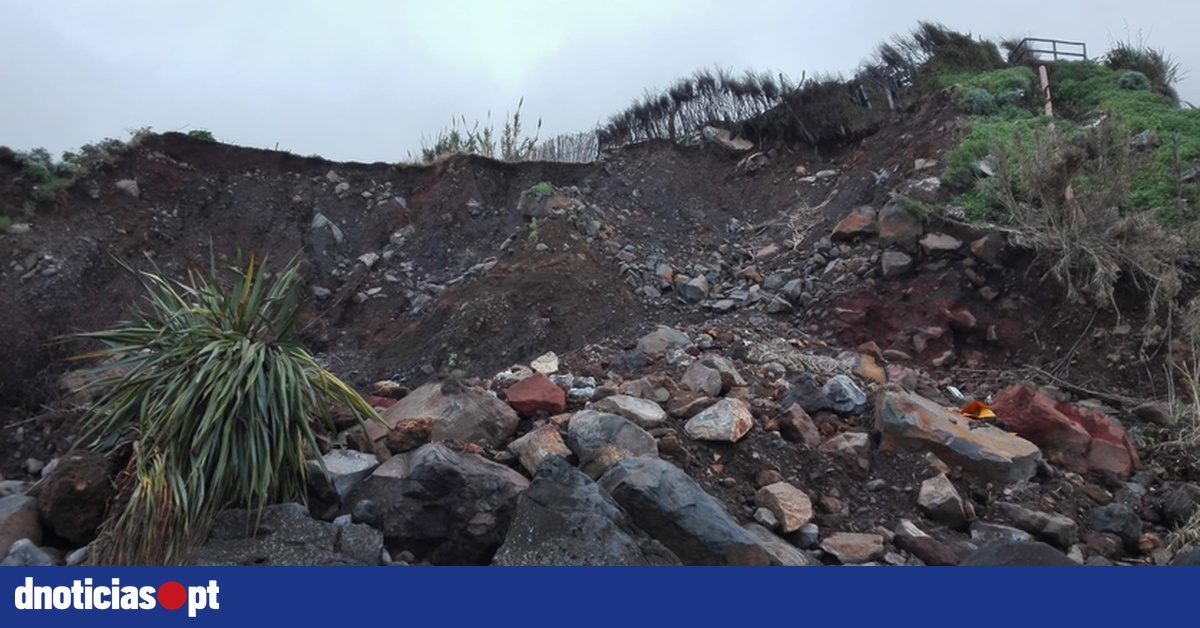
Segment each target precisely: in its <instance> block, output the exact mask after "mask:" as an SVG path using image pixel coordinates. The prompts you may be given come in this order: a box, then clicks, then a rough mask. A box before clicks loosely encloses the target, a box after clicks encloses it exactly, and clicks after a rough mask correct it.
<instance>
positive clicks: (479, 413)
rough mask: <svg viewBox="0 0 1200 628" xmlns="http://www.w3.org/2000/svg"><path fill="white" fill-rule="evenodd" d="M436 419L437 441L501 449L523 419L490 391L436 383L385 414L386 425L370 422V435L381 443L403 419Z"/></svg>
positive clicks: (434, 435) (402, 401)
mask: <svg viewBox="0 0 1200 628" xmlns="http://www.w3.org/2000/svg"><path fill="white" fill-rule="evenodd" d="M426 417H428V418H432V419H433V440H435V441H445V440H454V441H464V442H473V443H479V444H483V445H487V446H489V447H500V446H502V445H504V443H506V442H507V441H508V439H510V438H512V436H513V434H514V433H516V431H517V423H518V422H520V418H519V417H518V416H517V413H516V412H514V411H513V409H512V408H510V407H509V406H508V404H506V403H504V402H503V401H500V400H499V399H497V398H496V397H494V396H493V395H490V394H488V392H487V391H485V390H483V389H480V388H475V387H472V386H465V385H463V384H461V383H458V382H455V381H447V382H440V383H439V382H433V383H429V384H425V385H424V386H421V387H420V388H418V389H416V390H414V391H412V392H411V393H409V394H408V395H407V396H406V397H404V398H403V399H401V400H400V401H398V402H396V405H394V406H392V407H390V408H388V409H387V410H385V411H384V412H383V415H382V418H383V421H384V425H380V424H379V423H377V422H374V421H372V422H369V423H367V425H366V429H367V435H368V436H369V437H370V438H371V440H373V441H376V442H378V441H381V440H383V439H384V438H385V437H386V436H387V435H388V430H390V429H391V428H394V427H396V424H397V423H398V422H400V421H401V420H403V419H421V418H426Z"/></svg>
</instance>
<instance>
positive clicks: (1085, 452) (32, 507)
mask: <svg viewBox="0 0 1200 628" xmlns="http://www.w3.org/2000/svg"><path fill="white" fill-rule="evenodd" d="M959 126H960V119H959V117H958V115H957V112H955V111H954V110H953V108H952V107H950V106H949V105H948V104H946V103H938V102H934V103H931V104H930V105H928V106H927V107H926V108H925V109H923V110H920V111H914V112H911V113H910V115H909V116H908V118H907V119H906V120H905V121H904V122H903V123H902V124H897V125H894V126H892V127H889V128H887V129H885V130H883V131H881V132H880V133H879V134H877V135H875V136H873V137H871V138H868V139H867V140H866V141H864V142H863V143H862V144H861V145H856V146H853V147H850V148H847V149H841V150H833V149H826V150H823V151H811V152H797V153H792V154H785V153H771V154H769V155H761V154H755V156H750V157H747V155H746V154H735V153H731V152H729V151H727V150H725V149H723V148H722V147H721V146H720V145H716V144H706V145H701V146H694V147H682V146H675V145H669V144H656V143H650V144H645V145H639V146H634V147H629V148H626V149H623V150H622V151H620V152H617V153H615V154H612V155H609V156H608V157H607V158H606V159H605V160H604V161H602V162H599V163H596V164H588V165H566V164H543V163H529V164H499V163H495V162H491V161H487V160H481V159H475V158H454V159H450V160H447V161H445V162H441V163H439V164H437V165H435V166H431V167H425V168H418V167H403V166H391V165H386V164H372V165H365V164H333V163H328V162H323V161H321V160H317V159H304V158H300V157H296V156H293V155H289V154H286V153H277V152H271V151H260V150H253V149H245V148H238V147H232V146H225V145H220V144H214V143H211V142H204V141H201V140H195V139H192V138H188V137H186V136H182V135H177V134H166V135H161V136H149V137H146V138H144V139H142V140H141V141H140V142H139V143H138V145H137V146H136V147H134V148H132V149H131V150H130V151H129V152H128V153H127V154H126V155H125V156H123V157H122V158H121V159H120V160H119V161H117V162H116V163H115V164H114V165H113V166H112V167H111V168H108V169H105V170H102V171H99V172H95V173H93V174H92V175H91V176H89V177H88V178H87V179H85V180H84V181H82V182H80V183H79V184H77V185H76V186H74V187H73V188H72V189H71V190H70V191H69V192H68V194H67V195H66V196H65V197H63V198H61V199H59V201H58V202H56V203H52V204H49V205H43V206H38V207H37V208H36V212H35V213H34V214H33V215H32V216H31V217H30V218H29V219H28V220H26V221H24V222H22V223H18V224H15V225H13V226H11V227H9V229H8V231H7V233H6V234H4V235H0V285H2V292H0V295H3V296H2V297H0V299H2V300H0V334H2V335H3V337H5V338H6V343H5V344H4V346H3V347H0V405H3V409H0V473H2V474H3V476H4V477H6V478H9V479H8V480H4V481H2V482H0V546H3V547H5V548H9V549H8V557H7V558H6V559H5V562H6V563H8V564H13V563H16V564H28V563H63V562H65V563H72V564H73V563H77V562H82V561H85V560H86V546H87V543H88V542H90V540H91V539H92V537H94V534H95V529H96V526H97V525H98V524H99V523H100V522H101V521H102V520H103V516H104V513H105V508H106V505H107V503H108V501H109V500H110V499H111V482H110V478H111V475H112V474H113V473H114V471H115V470H114V469H112V468H111V465H110V464H109V461H108V460H107V459H106V458H104V457H103V456H101V455H97V454H87V453H78V452H76V453H68V451H69V448H70V445H71V443H72V441H73V438H74V436H75V424H76V422H77V420H78V418H79V416H80V415H81V413H82V412H83V411H84V410H85V409H86V404H87V403H88V399H87V398H85V397H82V396H81V395H77V394H72V393H71V391H72V390H73V389H74V388H75V387H77V386H78V384H79V381H80V380H79V378H78V376H77V375H75V374H72V373H69V372H67V371H66V369H65V365H64V363H63V362H62V358H64V357H66V356H68V355H70V354H71V351H72V350H77V349H78V348H77V347H66V346H60V345H57V344H52V343H49V341H50V340H52V339H53V338H54V337H56V336H57V335H58V334H62V333H65V332H69V331H74V330H83V329H98V328H101V327H105V326H109V325H112V324H113V323H114V322H115V321H118V320H121V319H122V318H123V316H124V315H125V314H126V312H127V308H128V306H129V304H130V303H131V302H133V301H134V300H135V299H136V298H137V296H138V287H137V284H136V282H135V281H134V280H133V279H132V278H131V277H130V276H129V275H128V273H126V272H125V271H124V270H123V269H122V268H121V267H120V264H119V263H118V262H119V261H124V262H126V263H130V264H133V265H135V266H137V267H143V268H144V267H147V264H149V262H148V261H147V258H150V259H152V260H154V262H155V263H157V264H158V266H159V267H160V268H162V269H163V270H164V271H165V272H167V273H171V274H182V273H183V272H185V270H186V269H187V268H188V267H190V266H194V265H199V264H204V263H206V262H207V260H208V257H209V254H210V250H211V251H213V252H214V253H215V254H216V255H217V256H218V257H219V258H220V259H222V260H226V261H232V260H233V259H234V258H235V256H236V253H237V252H238V251H254V252H256V253H258V254H259V255H262V254H269V255H271V256H272V258H273V259H274V260H276V261H277V262H279V263H282V262H283V261H285V260H286V259H289V258H290V257H291V256H292V255H294V254H297V253H298V254H299V256H300V259H301V261H302V263H303V267H304V273H305V277H306V286H305V288H306V290H308V291H309V293H310V294H311V296H312V298H311V301H310V303H308V304H307V305H306V312H307V316H308V321H309V322H308V324H307V326H306V328H305V330H304V332H303V337H304V338H303V339H304V340H305V341H306V343H307V344H308V345H309V346H310V347H312V348H313V349H314V350H315V351H316V352H317V353H318V354H319V356H320V358H321V359H322V360H323V362H324V363H326V364H327V365H328V366H329V368H331V370H333V371H334V372H335V373H336V374H337V375H339V376H341V377H342V378H343V379H346V380H347V381H349V382H351V383H353V384H354V385H355V386H356V387H357V388H359V390H360V391H361V392H362V393H363V394H364V395H368V399H369V400H370V401H371V402H372V403H373V404H374V405H376V406H377V407H378V408H380V409H381V411H382V416H383V418H384V420H385V422H386V425H368V426H367V427H366V429H364V428H363V427H360V426H354V425H339V427H340V428H341V431H340V432H338V433H336V434H326V435H325V437H324V439H323V443H322V447H323V451H322V452H321V453H322V454H323V456H324V459H325V467H326V469H327V470H328V473H327V474H326V473H323V472H321V471H320V467H319V466H317V465H316V462H315V461H314V462H313V463H311V465H312V469H313V470H314V473H313V474H312V475H313V482H312V486H311V489H310V497H309V503H308V505H307V507H304V506H299V505H294V504H293V505H280V506H275V507H272V508H270V509H268V513H267V515H266V516H265V517H264V519H263V522H262V524H261V525H260V526H259V527H258V529H257V533H256V534H252V535H250V536H248V535H247V531H248V530H249V529H250V526H249V525H248V523H247V521H248V520H247V513H245V512H239V511H230V512H227V513H225V514H223V515H222V519H221V521H220V522H218V525H217V527H216V528H215V529H214V531H213V533H212V535H211V537H210V540H209V541H208V543H207V544H206V545H205V546H204V548H203V549H202V551H201V552H200V554H199V556H198V557H197V559H196V560H197V562H199V563H206V564H439V565H441V564H448V565H479V564H502V565H519V564H586V565H594V564H632V565H641V564H654V565H658V564H664V565H670V564H688V565H691V564H703V565H725V564H735V565H742V564H751V565H757V564H763V565H765V564H775V565H780V564H782V565H822V564H824V565H836V564H880V565H921V564H928V565H956V564H977V565H979V564H1074V563H1084V564H1096V565H1104V564H1129V565H1161V564H1169V563H1172V562H1174V563H1187V564H1192V563H1195V562H1196V561H1197V559H1198V556H1197V553H1196V552H1195V551H1194V550H1193V549H1192V548H1191V547H1190V546H1188V544H1187V542H1186V538H1184V537H1180V536H1177V535H1175V534H1174V532H1175V531H1176V530H1178V529H1179V528H1180V527H1181V526H1183V525H1184V524H1185V523H1187V522H1188V521H1189V520H1194V517H1195V512H1196V509H1197V503H1200V486H1198V484H1197V483H1198V482H1200V461H1198V460H1197V457H1196V451H1195V448H1194V447H1191V446H1189V445H1187V444H1185V443H1181V442H1179V440H1180V434H1181V429H1182V426H1179V425H1176V424H1174V423H1173V417H1172V415H1171V408H1169V407H1168V406H1166V405H1165V404H1164V403H1162V402H1163V401H1164V400H1165V399H1166V396H1167V390H1168V386H1167V381H1168V380H1167V376H1166V375H1164V371H1163V368H1162V364H1163V360H1164V358H1165V356H1166V355H1168V354H1169V353H1170V352H1171V351H1173V350H1174V351H1176V352H1177V353H1178V352H1179V351H1180V350H1181V349H1182V348H1181V347H1178V346H1175V347H1173V346H1171V344H1170V343H1169V341H1168V335H1167V334H1166V333H1164V329H1163V327H1162V326H1161V325H1162V324H1163V323H1162V322H1161V321H1156V320H1151V319H1149V318H1147V314H1146V308H1145V307H1144V306H1145V302H1144V299H1145V297H1144V296H1143V295H1139V293H1138V292H1137V291H1136V290H1134V289H1133V288H1132V287H1130V286H1121V290H1120V291H1119V293H1118V299H1117V306H1118V307H1119V310H1118V309H1116V308H1112V307H1108V308H1103V307H1097V306H1095V305H1091V304H1088V303H1073V302H1067V301H1066V300H1065V299H1064V298H1063V297H1062V290H1061V288H1060V287H1058V286H1057V285H1055V284H1054V283H1052V282H1050V281H1043V280H1041V279H1040V276H1041V275H1040V273H1039V272H1038V270H1037V269H1038V267H1037V265H1036V264H1035V263H1034V260H1033V258H1032V255H1031V254H1030V253H1029V252H1028V251H1024V250H1022V249H1020V248H1018V247H1016V246H1014V245H1013V244H1011V243H1010V242H1008V239H1007V237H1006V234H1005V233H1004V232H1003V231H1001V230H996V229H985V228H980V227H974V226H969V225H966V224H963V223H961V222H959V221H958V220H956V219H955V216H956V212H955V210H954V208H953V207H950V206H948V202H947V201H948V199H949V198H951V194H950V193H949V192H948V191H947V190H944V189H942V187H941V186H940V184H939V183H938V179H937V175H938V174H939V172H940V167H939V164H938V160H939V158H941V157H942V156H943V155H944V150H945V149H946V148H947V147H948V146H949V145H951V143H952V142H953V141H954V139H955V137H956V133H958V128H959ZM541 182H546V183H548V184H549V186H548V187H543V186H539V185H538V184H539V183H541ZM4 186H7V187H4ZM535 186H536V187H535ZM28 192H29V191H28V190H25V189H23V188H22V187H21V185H20V182H19V172H18V170H17V169H16V166H15V164H12V163H9V162H8V161H5V159H4V158H3V156H2V155H0V208H3V207H12V206H20V201H22V200H23V199H24V198H25V195H26V194H27V193H28ZM900 195H903V196H904V197H906V198H909V199H913V200H917V201H920V202H921V203H924V205H921V206H918V205H917V204H914V203H905V202H903V201H898V200H896V199H897V197H898V196H900ZM928 207H937V208H945V211H944V212H942V213H936V212H930V211H927V209H922V208H928ZM1185 289H1186V290H1191V291H1194V290H1195V285H1194V284H1189V285H1188V286H1185ZM64 374H65V376H64ZM972 402H982V403H983V404H985V405H983V406H980V405H978V404H975V405H974V406H973V405H972ZM984 410H987V411H984ZM42 477H45V478H47V481H46V482H45V483H44V484H43V485H42V486H41V487H39V488H38V489H37V490H36V491H34V493H35V494H34V495H30V496H26V495H25V494H24V493H25V491H26V490H27V489H28V487H29V485H30V483H31V482H32V481H34V480H37V479H39V478H42ZM1181 539H1182V540H1181Z"/></svg>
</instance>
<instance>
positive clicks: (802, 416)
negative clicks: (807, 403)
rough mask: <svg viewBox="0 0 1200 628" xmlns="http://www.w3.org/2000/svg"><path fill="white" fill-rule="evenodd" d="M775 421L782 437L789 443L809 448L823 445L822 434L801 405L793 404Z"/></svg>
mask: <svg viewBox="0 0 1200 628" xmlns="http://www.w3.org/2000/svg"><path fill="white" fill-rule="evenodd" d="M775 420H776V422H778V424H779V433H780V435H782V436H783V439H784V440H786V441H788V442H789V443H802V444H804V446H806V447H809V448H814V447H817V446H819V445H820V444H821V433H820V432H819V431H817V426H816V424H815V423H813V420H812V418H811V417H809V416H808V413H807V412H805V411H804V408H802V407H800V404H795V403H794V404H792V405H791V406H790V407H788V409H787V410H785V411H784V412H783V414H781V415H779V416H778V417H776V418H775Z"/></svg>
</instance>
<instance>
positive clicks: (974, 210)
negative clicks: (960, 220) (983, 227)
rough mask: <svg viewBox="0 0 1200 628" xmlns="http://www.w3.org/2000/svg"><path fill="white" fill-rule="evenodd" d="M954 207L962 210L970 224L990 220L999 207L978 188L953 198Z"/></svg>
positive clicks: (989, 196)
mask: <svg viewBox="0 0 1200 628" xmlns="http://www.w3.org/2000/svg"><path fill="white" fill-rule="evenodd" d="M954 205H957V206H959V207H962V208H963V213H964V214H965V216H966V219H967V220H968V221H971V222H980V221H985V220H991V219H993V217H994V213H995V212H996V210H997V209H1000V205H999V204H998V203H996V201H995V199H993V198H992V197H991V195H989V194H988V193H986V192H984V191H983V189H982V188H981V187H979V186H975V187H973V188H971V189H970V190H968V191H967V192H965V193H963V194H960V195H958V196H957V197H955V198H954Z"/></svg>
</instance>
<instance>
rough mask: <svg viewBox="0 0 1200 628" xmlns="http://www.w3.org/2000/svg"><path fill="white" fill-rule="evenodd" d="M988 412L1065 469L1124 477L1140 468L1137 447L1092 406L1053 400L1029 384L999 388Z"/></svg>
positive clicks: (1111, 421)
mask: <svg viewBox="0 0 1200 628" xmlns="http://www.w3.org/2000/svg"><path fill="white" fill-rule="evenodd" d="M992 410H993V411H994V412H995V413H996V416H997V417H998V418H999V419H1000V420H1001V421H1003V422H1004V423H1005V424H1006V425H1008V426H1009V428H1011V429H1012V430H1014V431H1016V432H1017V434H1019V435H1020V436H1022V437H1024V438H1027V439H1029V440H1030V441H1033V442H1034V443H1035V444H1037V445H1038V446H1039V447H1041V448H1042V450H1043V452H1044V453H1045V454H1046V458H1047V459H1048V460H1050V461H1051V462H1054V463H1056V464H1059V465H1061V466H1063V467H1064V468H1066V469H1067V470H1070V471H1074V472H1076V473H1086V472H1087V471H1111V472H1113V473H1116V474H1118V475H1121V476H1126V477H1127V476H1129V474H1130V473H1132V472H1133V471H1135V470H1137V469H1139V468H1141V460H1140V458H1139V457H1138V453H1137V447H1136V446H1135V445H1134V444H1133V441H1132V440H1131V439H1130V438H1129V436H1128V435H1127V434H1125V430H1123V429H1121V427H1120V425H1118V424H1117V423H1114V422H1113V420H1112V419H1110V418H1108V417H1107V416H1106V415H1105V414H1104V413H1102V412H1099V411H1097V410H1094V409H1092V408H1088V407H1084V406H1080V405H1076V404H1072V403H1066V402H1055V401H1054V400H1053V399H1051V398H1050V397H1049V396H1047V395H1046V394H1045V393H1044V392H1043V391H1042V390H1041V389H1039V388H1038V387H1037V385H1035V384H1033V383H1031V382H1021V383H1019V384H1017V385H1015V386H1013V387H1011V388H1009V389H1007V390H1005V391H1003V392H1001V393H1000V395H999V396H997V397H996V401H995V403H993V404H992Z"/></svg>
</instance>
